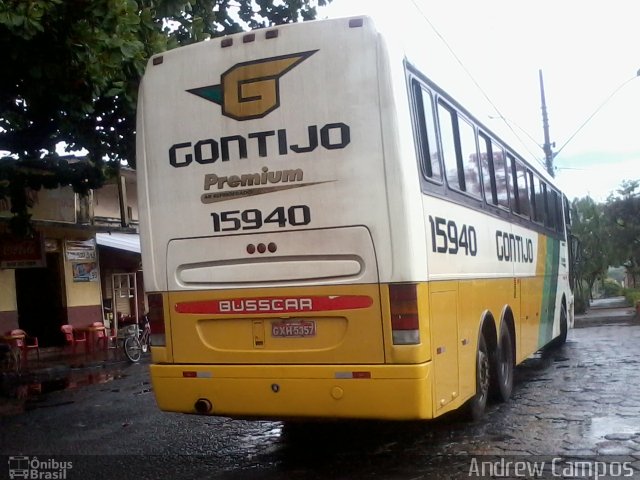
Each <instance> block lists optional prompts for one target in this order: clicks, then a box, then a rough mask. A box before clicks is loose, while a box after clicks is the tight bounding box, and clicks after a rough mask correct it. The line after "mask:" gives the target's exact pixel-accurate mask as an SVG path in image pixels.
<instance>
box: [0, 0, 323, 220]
mask: <svg viewBox="0 0 640 480" xmlns="http://www.w3.org/2000/svg"><path fill="white" fill-rule="evenodd" d="M329 1H330V0H254V1H251V0H191V1H186V0H137V1H135V0H82V1H69V0H29V1H25V0H3V1H1V2H0V48H1V49H2V52H3V56H2V59H3V62H2V70H3V73H2V75H0V152H8V154H5V156H4V157H0V200H2V199H6V198H10V199H11V201H12V205H13V211H14V214H16V219H14V220H15V222H17V223H18V224H21V225H22V228H27V230H28V214H27V211H26V209H25V201H24V198H21V197H24V196H25V195H24V191H23V186H24V185H33V186H34V187H35V188H55V187H56V186H57V185H64V184H71V185H72V186H73V187H74V189H76V191H80V192H82V191H86V190H87V189H91V188H98V187H99V186H100V185H101V184H102V182H103V181H104V175H103V168H104V164H105V162H106V163H107V164H111V165H113V166H114V167H115V168H116V169H117V168H118V167H119V166H120V165H121V164H129V165H130V166H133V167H135V157H134V151H135V107H136V101H137V92H138V85H139V83H140V78H141V76H142V73H143V71H144V68H145V66H146V62H147V60H148V59H149V57H150V56H151V55H153V54H155V53H158V52H161V51H164V50H167V49H170V48H174V47H177V46H179V45H186V44H189V43H193V42H197V41H200V40H204V39H205V38H208V37H211V36H219V35H224V34H229V33H235V32H238V31H241V30H243V29H246V28H257V27H264V26H269V25H274V24H282V23H287V22H294V21H299V20H309V19H311V18H314V17H315V16H316V6H317V5H324V4H326V3H328V2H329ZM62 144H64V145H66V147H65V148H66V149H67V152H66V153H68V152H73V151H85V152H86V153H87V158H88V160H89V162H85V164H84V166H79V165H78V164H77V163H76V164H71V163H64V161H63V160H61V158H60V157H59V156H58V154H57V153H56V146H59V145H62ZM0 155H2V154H0ZM58 163H60V164H59V165H58ZM72 165H73V166H72ZM21 192H22V193H21ZM15 222H14V223H15Z"/></svg>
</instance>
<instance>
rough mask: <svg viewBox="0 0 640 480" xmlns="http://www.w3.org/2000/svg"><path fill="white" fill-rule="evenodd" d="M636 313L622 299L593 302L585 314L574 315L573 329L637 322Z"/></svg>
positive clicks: (602, 299)
mask: <svg viewBox="0 0 640 480" xmlns="http://www.w3.org/2000/svg"><path fill="white" fill-rule="evenodd" d="M638 320H640V319H638V318H637V316H636V311H635V310H634V309H633V308H632V307H630V306H629V305H627V302H626V300H625V299H624V297H614V298H600V299H596V300H593V302H591V306H590V307H589V310H588V311H587V312H586V313H582V314H576V316H575V328H581V327H589V326H595V325H607V324H614V323H629V322H633V321H638Z"/></svg>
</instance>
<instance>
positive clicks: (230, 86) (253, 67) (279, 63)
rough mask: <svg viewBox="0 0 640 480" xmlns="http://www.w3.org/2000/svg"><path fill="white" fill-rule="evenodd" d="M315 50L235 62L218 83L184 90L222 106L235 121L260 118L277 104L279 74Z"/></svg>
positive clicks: (223, 111) (278, 100)
mask: <svg viewBox="0 0 640 480" xmlns="http://www.w3.org/2000/svg"><path fill="white" fill-rule="evenodd" d="M316 52H317V50H310V51H308V52H300V53H292V54H290V55H282V56H279V57H271V58H265V59H262V60H254V61H250V62H242V63H238V64H236V65H234V66H233V67H231V68H230V69H229V70H227V71H226V72H224V73H223V74H222V75H221V76H220V84H219V85H210V86H208V87H199V88H192V89H190V90H187V91H188V92H189V93H193V94H194V95H197V96H199V97H202V98H204V99H206V100H209V101H211V102H214V103H217V104H218V105H220V106H222V114H223V115H225V116H227V117H230V118H233V119H235V120H251V119H254V118H262V117H264V116H266V115H268V114H269V113H270V112H272V111H274V110H276V109H277V108H278V107H279V106H280V77H282V76H283V75H284V74H285V73H287V72H288V71H289V70H291V69H293V68H294V67H296V66H297V65H298V64H300V63H301V62H303V61H304V60H306V59H307V58H309V57H310V56H311V55H313V54H314V53H316Z"/></svg>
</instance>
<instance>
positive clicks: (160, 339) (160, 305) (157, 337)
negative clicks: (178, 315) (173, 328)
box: [147, 293, 167, 347]
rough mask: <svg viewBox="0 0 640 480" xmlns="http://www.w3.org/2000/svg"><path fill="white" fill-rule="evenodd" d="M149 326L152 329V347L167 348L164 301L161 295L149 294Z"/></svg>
mask: <svg viewBox="0 0 640 480" xmlns="http://www.w3.org/2000/svg"><path fill="white" fill-rule="evenodd" d="M147 301H148V302H149V313H148V314H147V317H148V318H149V326H150V327H151V345H155V346H163V347H164V346H166V345H167V337H166V335H165V331H164V301H163V300H162V294H161V293H149V294H148V295H147Z"/></svg>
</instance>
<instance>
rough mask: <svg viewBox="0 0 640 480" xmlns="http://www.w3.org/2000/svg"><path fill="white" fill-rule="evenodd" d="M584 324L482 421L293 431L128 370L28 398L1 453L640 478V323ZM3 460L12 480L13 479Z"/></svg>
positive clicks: (202, 467)
mask: <svg viewBox="0 0 640 480" xmlns="http://www.w3.org/2000/svg"><path fill="white" fill-rule="evenodd" d="M603 318H604V317H603ZM604 323H607V324H606V325H604ZM585 325H586V326H585V328H577V329H574V330H572V331H570V333H569V340H568V342H567V344H566V345H565V346H564V347H562V348H560V349H558V350H555V351H552V352H549V353H545V354H541V355H538V356H536V357H534V358H532V359H530V360H528V361H527V362H525V363H524V364H523V365H521V366H520V367H518V368H517V369H516V385H515V387H514V394H513V397H512V399H511V400H510V401H509V402H508V403H506V404H493V405H491V406H490V407H489V410H488V412H487V414H486V415H485V418H484V419H483V420H482V421H480V422H478V423H475V424H469V423H465V422H462V421H458V420H456V419H455V418H445V419H443V420H439V421H435V422H415V423H405V422H341V423H322V424H309V423H306V424H298V425H293V426H291V425H283V424H282V423H280V422H250V421H240V420H231V419H227V418H217V417H199V416H189V415H182V414H172V413H164V412H160V411H159V410H158V409H157V407H156V405H155V401H154V398H153V394H152V391H151V385H150V383H149V377H148V368H147V365H145V364H138V365H128V364H121V365H119V366H118V367H117V368H115V369H104V368H99V369H94V370H86V371H83V372H80V373H78V374H77V375H75V376H74V378H73V382H75V384H76V385H77V388H67V389H65V390H60V391H51V392H49V393H43V394H40V395H29V392H28V391H27V390H26V389H25V388H23V390H22V391H21V394H22V395H24V396H26V397H27V398H26V400H24V401H20V402H18V401H15V400H14V401H13V402H12V405H13V407H14V408H13V411H12V410H11V409H7V408H5V409H4V410H3V412H4V413H5V414H4V415H3V416H2V417H0V455H4V456H5V457H4V458H5V459H8V456H14V457H15V456H18V455H24V456H28V457H29V458H33V457H37V458H38V459H40V461H43V460H47V459H54V460H57V461H62V460H64V459H68V460H69V461H71V462H72V463H73V469H71V470H68V471H67V472H66V478H69V479H74V478H123V479H124V478H137V479H139V478H167V477H168V478H179V479H182V478H194V479H196V478H216V479H238V480H240V479H247V478H257V479H272V478H287V479H315V478H318V479H320V478H322V479H325V478H326V479H329V478H331V479H336V478H340V479H342V478H344V479H352V478H380V479H388V478H393V479H396V478H397V479H422V478H424V479H430V478H469V474H470V473H472V476H474V474H475V473H476V472H477V471H478V467H477V466H478V463H476V464H474V463H473V461H474V460H473V459H474V458H475V459H476V462H483V461H491V462H497V461H503V462H504V461H505V459H506V460H507V461H513V462H520V461H523V462H528V463H531V462H538V463H537V464H540V463H541V462H545V465H546V466H545V468H546V470H544V471H545V473H544V474H543V476H544V475H547V476H545V478H563V477H564V478H569V477H571V476H572V475H573V477H572V478H596V474H597V473H598V471H599V470H598V468H601V469H606V470H607V472H606V473H609V474H611V473H615V474H617V473H620V474H621V475H620V478H629V475H628V474H631V476H632V477H633V478H640V323H638V322H637V321H635V320H632V319H631V317H628V316H620V318H616V319H615V322H613V323H612V322H611V317H609V321H608V322H604V321H603V322H598V321H597V320H596V321H593V322H591V323H588V324H585ZM57 386H59V385H57V384H55V383H52V384H43V389H44V390H47V389H52V390H55V388H56V387H57ZM0 401H2V399H0ZM22 409H24V411H23V412H21V413H20V411H21V410H22ZM105 455H107V456H105ZM532 455H533V457H532ZM555 457H557V458H562V462H568V463H565V464H569V465H570V466H571V465H573V463H572V459H577V460H578V461H580V462H587V463H589V462H591V463H589V464H590V465H591V464H592V466H593V470H591V471H590V472H588V471H586V470H584V471H580V472H576V471H575V470H571V471H570V470H566V467H565V470H562V469H561V468H560V466H559V465H560V464H559V463H558V464H553V467H554V468H553V469H552V461H553V458H555ZM0 461H2V459H0ZM595 462H606V466H604V467H602V466H597V465H596V463H595ZM3 463H4V465H7V463H5V461H2V463H0V478H8V472H9V470H8V467H5V466H3V465H2V464H3ZM474 465H475V468H476V469H475V470H474ZM585 465H586V464H585ZM54 466H55V464H54ZM612 466H613V467H612ZM555 467H558V468H555ZM572 468H573V467H572ZM611 468H614V471H613V472H612V471H611ZM493 473H494V477H496V478H507V477H506V476H505V475H501V473H505V472H504V471H498V470H496V471H494V472H493ZM496 473H497V474H496ZM511 473H512V474H513V470H512V471H511ZM587 473H591V474H592V475H591V476H586V474H587ZM558 474H562V475H558ZM597 476H598V478H614V477H613V476H609V477H606V476H603V475H597ZM516 477H517V476H515V475H512V476H511V477H508V478H516ZM531 477H532V475H526V476H525V477H522V478H531ZM484 478H489V477H488V476H485V477H484Z"/></svg>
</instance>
